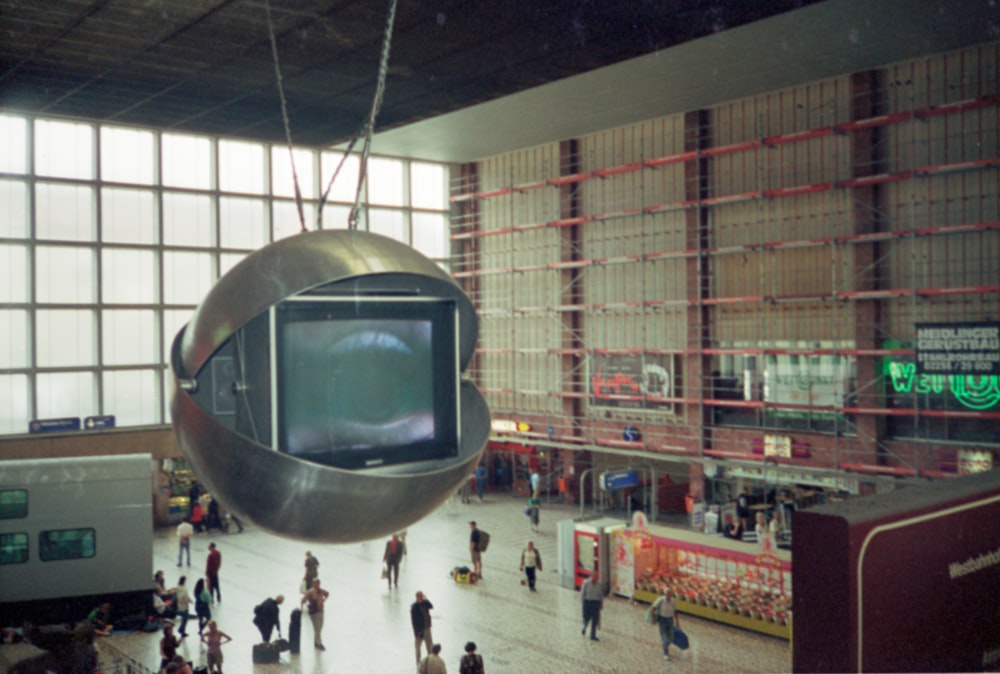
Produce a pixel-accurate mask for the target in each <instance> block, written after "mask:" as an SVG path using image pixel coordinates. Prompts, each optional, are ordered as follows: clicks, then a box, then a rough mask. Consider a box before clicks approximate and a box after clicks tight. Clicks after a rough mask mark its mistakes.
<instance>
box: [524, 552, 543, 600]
mask: <svg viewBox="0 0 1000 674" xmlns="http://www.w3.org/2000/svg"><path fill="white" fill-rule="evenodd" d="M541 570H542V553H540V552H539V551H538V550H536V549H535V543H534V541H528V547H526V548H525V549H524V550H522V551H521V571H524V575H525V576H526V577H527V579H528V589H530V590H531V591H532V592H535V591H536V590H535V571H541Z"/></svg>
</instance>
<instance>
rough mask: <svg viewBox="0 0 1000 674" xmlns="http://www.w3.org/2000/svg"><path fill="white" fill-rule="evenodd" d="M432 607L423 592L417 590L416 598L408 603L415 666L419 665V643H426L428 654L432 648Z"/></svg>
mask: <svg viewBox="0 0 1000 674" xmlns="http://www.w3.org/2000/svg"><path fill="white" fill-rule="evenodd" d="M432 608H434V605H433V604H432V603H431V602H430V600H429V599H428V598H427V597H425V596H424V593H423V592H417V600H416V601H415V602H413V603H412V604H411V605H410V622H411V623H413V639H414V641H415V643H416V647H417V667H419V666H420V644H421V643H425V644H427V654H428V655H430V654H431V649H432V648H434V639H433V638H432V637H431V609H432Z"/></svg>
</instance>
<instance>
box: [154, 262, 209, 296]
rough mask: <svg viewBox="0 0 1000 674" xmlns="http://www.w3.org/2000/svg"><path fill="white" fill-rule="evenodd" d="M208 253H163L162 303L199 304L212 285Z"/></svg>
mask: <svg viewBox="0 0 1000 674" xmlns="http://www.w3.org/2000/svg"><path fill="white" fill-rule="evenodd" d="M214 281H215V277H214V276H213V273H212V256H211V255H210V254H208V253H181V252H177V253H171V252H165V253H163V301H164V302H166V303H167V304H190V305H196V304H200V303H201V301H202V300H203V299H205V295H207V294H208V291H209V289H211V287H212V283H214Z"/></svg>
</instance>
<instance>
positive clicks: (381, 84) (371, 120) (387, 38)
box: [328, 0, 396, 229]
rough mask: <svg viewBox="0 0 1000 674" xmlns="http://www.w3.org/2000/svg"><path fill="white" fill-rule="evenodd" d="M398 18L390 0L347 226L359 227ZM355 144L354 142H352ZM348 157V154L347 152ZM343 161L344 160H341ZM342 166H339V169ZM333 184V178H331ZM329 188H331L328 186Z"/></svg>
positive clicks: (351, 227) (393, 0)
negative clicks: (373, 140) (376, 77)
mask: <svg viewBox="0 0 1000 674" xmlns="http://www.w3.org/2000/svg"><path fill="white" fill-rule="evenodd" d="M395 20H396V0H389V16H388V18H387V19H386V22H385V34H384V35H383V37H382V57H381V58H380V59H379V64H378V84H377V85H376V87H375V97H374V98H373V99H372V108H371V111H370V112H369V113H368V120H367V122H365V126H364V138H365V142H364V145H363V146H362V148H361V162H360V166H359V167H358V186H357V189H356V190H355V192H354V205H353V206H352V207H351V213H350V215H349V216H348V217H347V228H348V229H357V228H358V207H359V204H360V202H361V188H362V187H363V186H364V182H365V173H366V172H367V169H368V155H369V154H370V152H371V145H372V133H373V130H374V129H375V117H376V116H377V115H378V111H379V109H380V108H381V107H382V98H383V96H384V95H385V80H386V77H387V76H388V73H389V48H390V46H391V45H392V25H393V22H394V21H395ZM351 145H353V142H352V143H351ZM344 156H345V157H346V156H347V154H346V153H345V154H344ZM341 161H343V160H341ZM339 168H340V167H338V170H339ZM331 184H332V179H331ZM328 189H329V188H328Z"/></svg>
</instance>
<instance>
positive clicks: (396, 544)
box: [382, 534, 406, 590]
mask: <svg viewBox="0 0 1000 674" xmlns="http://www.w3.org/2000/svg"><path fill="white" fill-rule="evenodd" d="M404 555H406V544H405V543H403V541H401V540H399V536H398V535H396V534H393V535H392V538H390V539H389V540H388V541H386V543H385V554H383V555H382V563H383V564H385V572H386V573H385V578H386V581H387V582H388V583H389V589H390V590H391V589H392V587H393V585H395V586H396V587H399V563H400V562H401V561H403V556H404Z"/></svg>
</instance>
